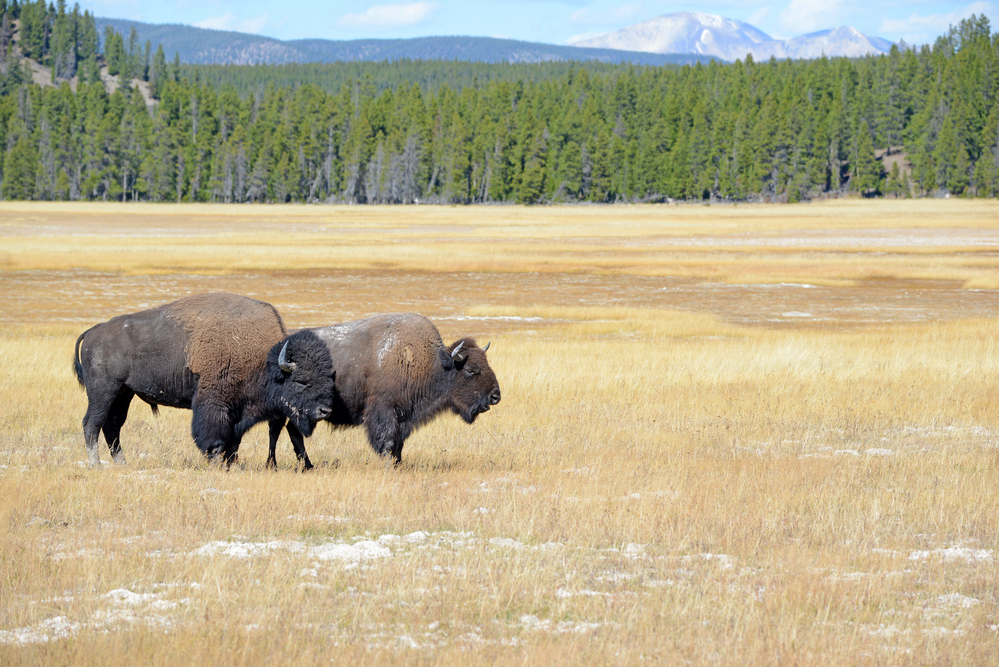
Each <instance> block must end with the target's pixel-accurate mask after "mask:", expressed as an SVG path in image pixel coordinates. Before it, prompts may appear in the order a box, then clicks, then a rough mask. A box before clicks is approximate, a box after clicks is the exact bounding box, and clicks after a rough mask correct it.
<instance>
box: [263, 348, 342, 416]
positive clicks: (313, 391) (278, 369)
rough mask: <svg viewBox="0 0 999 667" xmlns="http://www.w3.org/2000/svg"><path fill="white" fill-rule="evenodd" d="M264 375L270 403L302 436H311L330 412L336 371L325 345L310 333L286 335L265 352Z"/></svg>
mask: <svg viewBox="0 0 999 667" xmlns="http://www.w3.org/2000/svg"><path fill="white" fill-rule="evenodd" d="M267 372H268V377H269V379H270V391H271V396H272V399H271V404H272V405H274V406H275V407H276V408H277V409H278V411H279V412H281V413H282V414H283V415H284V416H285V417H287V418H288V420H289V421H290V422H291V423H292V424H294V425H295V428H297V429H298V430H299V431H301V432H302V435H305V436H308V435H311V433H312V430H313V428H315V425H316V423H317V422H320V421H322V420H323V419H325V418H326V417H328V416H329V415H330V413H331V412H332V410H333V407H332V406H333V393H334V384H333V381H334V379H335V377H336V371H334V370H333V360H332V359H331V358H330V352H329V350H328V349H327V348H326V344H325V343H323V341H322V340H320V339H319V337H318V336H316V335H315V334H314V333H312V332H311V331H299V332H298V333H296V334H293V335H291V336H288V337H287V338H285V339H284V340H283V341H281V342H280V343H277V344H276V345H275V346H274V347H272V348H271V350H270V352H269V353H268V355H267Z"/></svg>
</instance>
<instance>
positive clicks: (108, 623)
mask: <svg viewBox="0 0 999 667" xmlns="http://www.w3.org/2000/svg"><path fill="white" fill-rule="evenodd" d="M163 595H164V593H136V592H134V591H131V590H129V589H127V588H116V589H115V590H113V591H109V592H108V593H105V594H104V595H102V596H100V598H99V599H100V600H102V601H103V602H104V605H103V606H101V607H99V608H97V609H95V610H94V611H93V613H92V614H91V616H90V617H89V619H88V620H87V621H84V622H75V621H70V620H69V619H68V618H66V617H65V616H55V617H53V618H47V619H45V620H43V621H39V622H38V623H35V624H34V625H31V626H27V627H23V628H15V629H13V630H0V644H10V645H14V646H24V645H27V644H42V643H46V642H53V641H58V640H60V639H66V638H69V637H72V636H74V635H76V634H77V633H79V632H82V631H88V632H94V631H96V632H102V633H108V632H112V631H114V630H119V629H122V628H123V627H127V626H132V625H145V626H151V627H159V628H168V627H170V626H172V625H174V623H175V619H174V617H172V616H170V615H168V614H167V612H170V611H173V610H176V609H178V608H179V607H180V606H181V605H186V604H189V603H190V600H189V599H187V598H184V599H180V600H167V599H164V598H163ZM67 599H69V600H71V599H72V598H67Z"/></svg>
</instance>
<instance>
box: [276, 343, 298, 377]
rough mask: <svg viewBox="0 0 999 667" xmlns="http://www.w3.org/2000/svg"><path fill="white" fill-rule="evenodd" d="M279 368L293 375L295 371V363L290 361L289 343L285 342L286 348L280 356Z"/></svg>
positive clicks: (283, 348)
mask: <svg viewBox="0 0 999 667" xmlns="http://www.w3.org/2000/svg"><path fill="white" fill-rule="evenodd" d="M278 368H280V369H281V370H283V371H284V372H285V373H291V372H292V371H293V370H295V362H294V361H288V341H285V342H284V347H282V348H281V354H279V355H278Z"/></svg>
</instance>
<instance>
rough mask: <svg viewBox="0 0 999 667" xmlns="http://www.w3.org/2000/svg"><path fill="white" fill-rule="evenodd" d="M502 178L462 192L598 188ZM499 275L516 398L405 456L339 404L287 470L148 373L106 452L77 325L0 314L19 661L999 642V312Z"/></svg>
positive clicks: (285, 660)
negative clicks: (510, 289) (99, 445)
mask: <svg viewBox="0 0 999 667" xmlns="http://www.w3.org/2000/svg"><path fill="white" fill-rule="evenodd" d="M717 208H718V207H711V210H714V209H717ZM822 208H823V207H786V208H781V209H774V210H775V211H777V213H778V215H779V216H780V218H781V220H780V223H781V224H785V225H791V224H792V223H793V219H792V218H793V216H790V217H785V213H784V211H791V212H798V213H799V214H800V215H801V218H802V220H803V222H802V223H801V224H802V225H806V224H812V223H811V222H809V218H810V216H811V215H812V213H813V211H815V210H816V209H822ZM53 210H55V209H53ZM164 210H165V211H166V212H167V213H169V212H171V211H173V212H174V214H176V215H180V213H176V211H177V209H173V208H170V207H167V208H165V209H164ZM185 210H186V209H180V211H181V212H182V213H183V212H184V211H185ZM229 210H230V209H222V210H221V211H220V213H221V212H224V213H226V214H227V215H228V211H229ZM236 210H238V211H244V210H250V211H251V212H254V213H256V212H257V211H264V212H268V211H271V210H272V209H266V208H263V207H261V208H259V209H257V208H238V209H236ZM316 210H319V211H322V210H325V209H316ZM397 210H398V209H391V210H386V209H375V211H376V212H377V215H380V216H383V217H384V218H386V219H389V220H396V223H398V222H399V220H398V215H397V214H396V213H395V211H397ZM497 210H498V211H499V213H493V212H492V209H485V210H483V209H470V210H467V214H468V215H469V216H470V217H473V218H474V217H477V216H489V215H497V216H506V217H509V218H510V219H511V220H512V222H511V223H510V226H515V225H516V224H518V220H519V217H518V216H525V217H530V216H534V215H550V216H553V217H567V215H566V212H567V211H570V212H575V211H576V210H577V209H552V210H551V211H543V212H542V214H537V213H535V210H534V209H528V210H526V211H525V210H523V209H505V208H504V209H497ZM578 210H579V211H580V215H582V216H588V217H590V218H591V219H593V220H596V221H597V222H599V221H600V217H599V215H598V213H599V214H602V215H605V216H608V217H610V218H614V217H616V216H617V215H618V213H617V211H618V209H610V208H607V209H604V208H600V209H591V208H581V209H578ZM624 210H626V211H631V210H632V209H630V208H629V209H624ZM649 210H650V211H654V212H658V209H649ZM666 210H667V211H669V212H672V211H673V210H674V209H666ZM680 210H681V211H683V209H680ZM723 210H726V211H735V210H738V211H739V212H740V215H743V211H744V210H746V211H749V213H747V214H746V215H749V216H750V217H753V216H758V209H755V208H753V207H738V208H737V209H723ZM828 210H830V211H837V210H838V211H839V213H838V214H837V215H838V216H839V217H842V218H843V219H844V220H848V221H850V224H855V225H858V226H861V227H862V226H863V224H867V225H868V226H881V225H883V224H888V223H887V222H885V221H884V220H883V219H882V218H883V217H890V218H891V220H892V221H893V222H892V224H895V225H900V224H902V223H900V222H899V221H898V220H899V218H900V217H901V214H903V213H905V212H906V211H908V210H912V209H910V208H909V205H908V204H904V205H900V208H899V209H892V210H891V211H889V212H893V213H894V215H891V216H888V215H887V214H882V213H879V209H873V211H874V214H875V216H874V217H872V218H871V219H867V221H866V223H865V222H864V219H855V218H856V216H858V215H859V213H860V212H861V211H862V209H860V208H857V207H856V205H854V204H853V203H847V204H844V205H842V207H841V208H839V209H837V208H836V207H834V206H831V205H830V206H828ZM939 210H940V211H945V209H939ZM954 210H955V217H958V218H959V217H961V216H962V215H963V214H964V212H965V211H966V210H967V209H965V208H964V207H963V206H958V207H956V208H955V209H954ZM990 210H991V209H990ZM75 211H76V209H67V210H66V212H67V213H73V212H75ZM200 211H201V209H193V213H192V214H191V215H192V216H193V215H194V214H195V213H197V214H198V215H201V213H200ZM421 211H422V209H421ZM461 211H462V210H459V211H458V212H459V213H460V212H461ZM695 211H696V214H697V215H698V216H699V215H701V213H700V211H701V209H700V208H697V209H695ZM404 212H405V213H406V214H407V215H408V213H409V210H404ZM41 213H44V211H42V212H41ZM41 213H39V214H41ZM683 214H684V215H693V214H688V213H683ZM46 215H48V214H47V213H46ZM185 215H186V213H185ZM442 215H446V216H454V217H452V218H449V219H451V220H453V221H455V223H456V221H457V220H458V217H457V215H458V213H452V212H450V211H446V212H445V213H444V214H442ZM185 224H190V225H192V228H195V229H197V228H199V227H198V225H201V224H203V225H205V226H207V227H208V231H210V225H209V223H207V222H204V223H198V224H195V223H193V222H191V220H188V221H187V222H186V223H185ZM496 224H497V225H500V226H501V227H503V229H504V230H507V227H506V226H503V225H501V224H500V223H499V222H497V223H496ZM716 224H721V223H716ZM733 224H734V223H733ZM761 224H768V225H769V224H772V223H770V222H766V223H761ZM816 224H818V223H816ZM969 224H971V223H969ZM613 225H614V220H613V219H611V220H608V221H607V227H608V228H612V227H613ZM740 225H741V223H740ZM738 228H739V229H742V227H738ZM386 234H387V236H386V240H385V242H384V243H385V245H386V246H392V245H394V244H395V243H396V241H395V240H394V238H393V237H392V236H391V233H390V232H386ZM376 236H377V235H375V236H373V238H375V237H376ZM140 242H141V241H140ZM554 245H557V244H554ZM477 247H478V246H466V247H465V251H466V252H467V253H468V254H469V255H471V257H470V258H469V260H468V261H470V262H475V261H478V260H477V251H476V248H477ZM162 252H163V255H164V257H163V261H164V262H167V261H173V260H178V261H179V260H181V259H182V257H175V256H173V254H172V253H173V252H174V251H173V250H172V249H170V248H169V247H168V246H164V250H163V251H162ZM84 254H86V253H84ZM49 268H50V269H52V268H53V267H49ZM105 268H107V267H105ZM286 268H287V267H286ZM528 268H530V265H528ZM539 268H540V267H539V266H533V269H531V270H538V269H539ZM511 270H512V269H511ZM807 270H809V269H808V267H805V269H803V271H805V273H806V274H807ZM989 270H991V269H989ZM972 273H974V272H973V271H972ZM8 275H11V276H13V275H15V274H14V273H9V274H8ZM87 275H89V274H82V276H81V278H80V279H81V280H97V278H88V277H86V276H87ZM806 277H808V276H807V275H806ZM812 277H814V276H812ZM725 278H726V276H725V275H721V276H719V279H722V280H724V279H725ZM0 279H2V278H0ZM554 279H556V280H558V279H561V278H560V277H559V276H556V277H555V278H554ZM400 284H401V285H404V286H405V287H404V289H402V288H401V289H400V291H396V292H391V293H386V294H385V295H384V300H383V301H379V302H378V303H372V304H371V310H372V311H374V310H379V311H386V310H393V309H395V308H394V306H396V305H398V304H405V303H409V302H410V301H411V300H412V299H413V298H414V296H415V295H414V294H413V293H410V291H409V290H416V289H418V287H413V286H412V285H413V284H415V283H400ZM136 289H138V288H136ZM489 289H492V290H496V289H501V288H498V287H497V286H496V285H495V284H494V285H491V286H490V288H489ZM489 289H484V290H483V292H481V293H480V294H478V295H477V297H476V298H477V300H478V301H480V303H479V305H464V306H462V311H461V313H462V315H464V316H466V317H468V318H472V319H470V320H456V321H454V322H453V323H452V324H449V325H448V327H449V328H446V330H445V331H443V332H442V333H443V334H444V337H445V338H446V339H450V338H452V337H455V336H457V335H460V334H461V333H462V332H461V331H459V330H457V329H455V330H451V329H450V328H453V327H457V326H459V325H462V323H463V322H466V323H467V322H481V321H489V322H494V323H495V322H500V323H505V324H503V325H502V326H500V325H498V324H493V325H492V326H494V327H499V328H496V329H494V330H493V331H492V332H491V333H490V336H491V338H492V341H493V345H492V347H491V348H490V352H489V357H490V362H491V364H492V366H493V368H494V370H495V371H496V374H497V377H498V378H499V381H500V384H501V387H502V390H503V401H502V402H501V403H500V404H499V405H498V406H496V407H495V408H494V409H493V410H492V411H490V412H489V413H487V414H484V415H482V416H480V418H479V420H478V421H477V422H476V423H475V424H474V425H473V426H471V427H469V426H466V425H464V424H463V423H460V422H459V421H458V420H457V418H454V417H453V416H447V417H444V418H441V419H440V420H438V421H436V422H434V423H432V424H431V425H429V426H427V427H426V428H424V429H422V430H420V431H417V433H416V434H415V435H414V436H412V437H411V438H410V439H409V440H408V441H407V443H406V448H405V450H404V452H403V465H402V466H400V467H399V468H397V469H386V467H385V466H384V465H383V463H382V462H381V461H379V460H377V458H376V457H375V455H374V454H373V453H372V452H371V451H370V449H369V448H368V445H367V444H366V442H365V439H364V435H363V432H362V431H360V430H350V431H330V430H327V429H325V428H323V427H320V429H318V432H317V434H316V435H315V436H313V437H312V438H310V439H309V440H308V441H307V447H308V448H309V450H310V456H311V458H312V460H313V461H314V462H316V463H317V469H316V470H314V471H312V472H311V473H309V474H306V475H301V474H297V473H295V472H294V471H293V468H292V465H293V460H294V459H293V455H292V452H291V448H290V447H289V446H288V443H287V441H286V440H283V441H282V443H281V445H280V447H279V464H280V467H279V470H278V471H277V472H268V471H266V470H264V467H263V464H264V461H265V459H266V428H262V427H258V428H257V429H254V430H253V431H251V433H250V434H249V435H248V437H247V438H246V439H245V440H244V443H243V445H242V447H241V450H240V463H239V466H238V467H237V468H236V469H234V470H232V471H229V472H225V471H222V470H219V469H217V468H215V467H213V466H211V465H209V464H207V463H206V462H204V461H203V460H202V459H201V458H200V455H199V454H198V453H197V451H196V449H195V447H194V446H193V444H192V441H191V438H190V435H189V424H190V414H189V413H186V412H183V411H178V410H169V409H163V410H162V411H161V414H160V416H159V418H154V417H153V416H152V415H151V414H150V412H149V410H148V408H147V407H146V406H145V405H144V404H142V403H140V402H136V403H135V404H134V405H133V408H132V412H131V414H130V416H129V421H128V423H127V424H126V426H125V429H124V430H123V435H122V437H123V450H124V453H125V456H126V458H127V459H128V461H129V463H128V465H127V466H124V467H113V466H110V465H106V466H105V468H104V469H102V470H100V471H88V470H86V469H85V467H84V465H83V463H84V460H85V455H84V445H83V436H82V430H81V427H80V420H81V418H82V415H83V411H84V409H85V406H86V401H85V397H84V395H83V392H82V390H81V389H80V388H79V387H78V386H77V383H76V380H75V378H74V377H73V375H72V373H71V370H70V357H71V351H72V344H73V341H74V340H75V337H76V335H77V330H76V329H74V328H73V326H72V325H67V324H66V323H65V322H60V321H58V320H55V319H53V320H52V321H49V322H34V321H31V320H30V313H29V312H28V309H26V311H25V314H24V318H25V320H26V321H31V322H32V323H25V324H19V325H13V324H12V325H11V326H9V327H7V328H6V329H5V330H4V331H2V332H0V358H3V359H4V360H5V363H4V364H3V368H2V369H0V401H2V404H3V405H4V406H6V407H5V409H4V410H3V411H2V412H0V466H3V467H0V562H2V563H4V566H3V567H2V568H0V600H2V604H0V662H2V663H3V664H29V663H30V664H37V663H45V664H49V663H73V664H107V663H110V662H129V663H140V664H150V665H157V664H171V665H173V664H178V663H180V664H204V663H206V662H209V661H217V662H226V663H233V664H260V663H263V662H265V661H266V662H268V663H274V664H292V663H296V664H298V663H319V662H324V663H326V662H333V663H336V664H341V663H342V664H347V663H356V662H365V663H405V664H441V665H446V664H469V663H518V664H522V663H528V664H537V663H541V662H551V663H553V664H640V663H643V662H649V663H666V664H675V663H681V662H689V663H696V664H733V665H735V664H739V665H743V664H750V665H753V664H775V663H776V664H787V663H796V664H821V665H830V664H833V665H838V664H843V665H846V664H849V665H858V664H861V665H866V664H916V663H919V664H927V663H929V664H962V665H963V664H991V663H993V662H994V660H995V656H996V655H997V654H999V599H997V596H996V590H997V586H996V583H997V569H996V568H997V565H996V563H997V560H996V559H997V558H999V545H997V539H999V538H997V535H999V497H997V496H999V487H997V486H996V484H995V479H996V476H997V473H999V449H997V441H999V414H997V409H996V408H995V407H994V406H995V402H994V401H993V400H992V397H993V396H995V395H996V390H997V388H999V387H997V385H999V381H997V378H999V374H997V370H999V347H997V343H996V336H995V335H994V331H995V327H996V321H995V320H994V319H975V320H969V319H959V320H958V319H950V318H948V317H946V311H945V310H944V311H938V312H941V313H942V314H941V316H940V317H939V321H935V322H929V323H922V324H912V323H908V322H902V321H892V320H891V319H890V318H886V320H885V321H884V322H882V323H881V324H879V325H877V326H864V327H858V326H847V327H844V326H841V325H839V324H838V323H836V322H834V321H832V322H829V323H828V326H815V325H814V324H810V325H808V326H800V327H794V326H787V325H781V326H780V327H774V326H764V325H763V323H761V324H760V325H758V326H737V325H735V324H733V323H731V322H727V321H725V320H724V319H722V318H719V317H718V316H715V315H711V314H709V312H710V310H709V309H707V308H705V309H704V310H702V311H697V310H693V311H677V310H666V309H660V308H651V307H650V308H635V307H619V306H615V305H612V304H608V305H606V306H599V307H597V306H574V305H571V304H566V303H545V302H538V301H537V300H536V299H534V298H533V297H532V295H530V294H525V295H523V296H522V297H518V299H519V305H518V303H514V304H513V305H509V304H508V301H506V300H502V301H501V300H500V299H498V298H497V299H494V300H492V301H490V299H489V298H488V294H489ZM844 289H847V288H844ZM850 289H853V290H857V289H858V288H850ZM305 292H306V288H303V295H302V297H301V298H302V301H303V302H306V303H311V300H312V299H313V298H314V296H313V295H308V294H306V293H305ZM849 293H850V294H858V293H859V292H857V291H851V292H849ZM705 295H706V296H705V298H710V297H709V295H710V292H705ZM33 298H34V297H33ZM115 298H117V295H116V296H115ZM130 298H135V296H134V295H131V297H130ZM116 303H117V302H115V301H114V300H113V299H110V298H109V301H108V303H107V308H108V310H109V312H108V316H110V315H111V314H115V313H116V312H118V311H114V308H115V307H116ZM287 305H288V306H294V305H295V304H294V303H288V304H287ZM705 305H706V306H707V304H705ZM111 311H113V312H111ZM53 312H57V311H53ZM289 324H291V325H293V326H294V325H295V324H296V323H295V322H289ZM465 326H467V324H465ZM78 328H79V329H80V330H82V328H85V327H84V326H80V327H78ZM102 458H103V459H104V460H105V461H107V459H108V457H107V453H106V450H105V451H104V452H103V453H102Z"/></svg>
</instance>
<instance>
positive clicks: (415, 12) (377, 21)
mask: <svg viewBox="0 0 999 667" xmlns="http://www.w3.org/2000/svg"><path fill="white" fill-rule="evenodd" d="M435 9H437V3H436V2H425V1H421V2H411V3H409V4H405V5H376V6H374V7H371V8H370V9H368V10H367V11H365V12H361V13H360V14H354V13H350V14H344V15H343V16H341V17H340V19H339V20H338V21H337V25H338V26H339V27H341V28H346V29H364V30H392V29H394V28H405V27H408V26H412V25H416V24H418V23H422V22H423V21H424V20H425V19H426V18H427V17H428V16H430V15H431V14H432V13H433V12H434V10H435Z"/></svg>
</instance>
